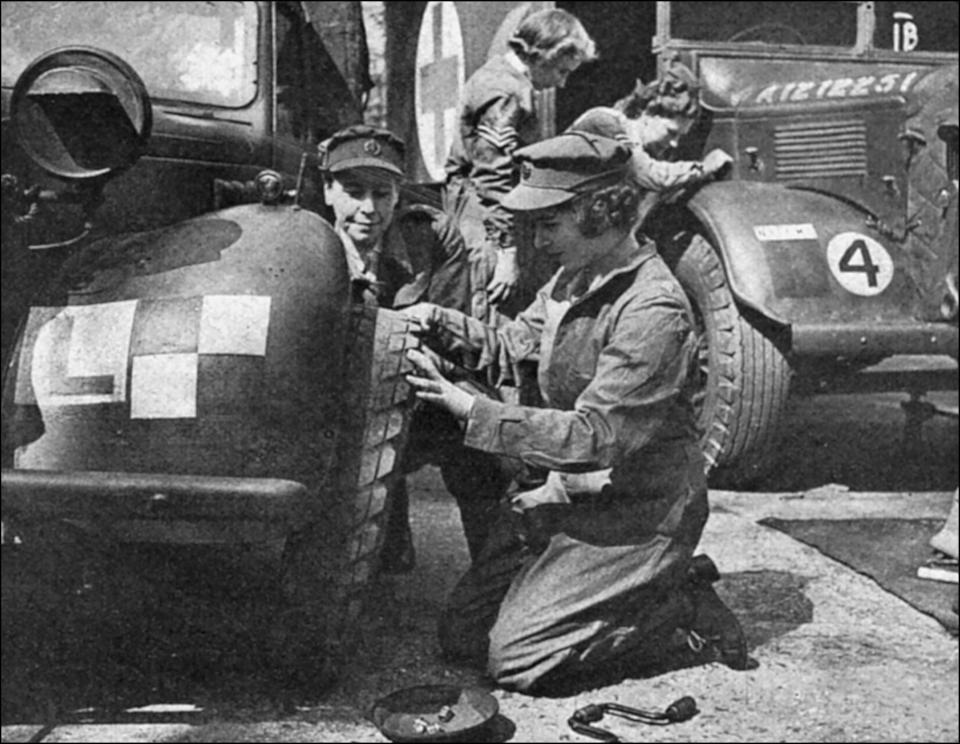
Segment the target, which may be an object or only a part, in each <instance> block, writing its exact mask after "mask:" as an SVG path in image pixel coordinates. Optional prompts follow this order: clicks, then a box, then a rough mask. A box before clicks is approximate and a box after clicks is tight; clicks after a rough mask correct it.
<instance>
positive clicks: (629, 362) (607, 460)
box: [464, 298, 695, 472]
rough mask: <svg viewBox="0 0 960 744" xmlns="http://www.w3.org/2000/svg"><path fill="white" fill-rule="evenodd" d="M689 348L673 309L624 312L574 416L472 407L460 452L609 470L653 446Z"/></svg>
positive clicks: (680, 316)
mask: <svg viewBox="0 0 960 744" xmlns="http://www.w3.org/2000/svg"><path fill="white" fill-rule="evenodd" d="M694 349H695V345H694V341H693V336H692V334H691V329H690V326H689V323H688V321H687V319H686V315H685V313H684V310H683V308H682V307H681V306H680V305H679V304H673V303H672V302H670V301H667V300H664V299H662V298H661V300H660V301H658V302H657V303H656V304H647V303H644V302H640V301H637V302H635V303H633V304H632V306H627V307H625V308H624V309H623V312H622V313H621V315H620V317H619V318H618V320H617V322H616V324H615V326H614V328H613V329H612V333H611V334H610V337H609V340H608V342H607V343H606V344H605V345H604V347H603V349H602V350H601V352H600V355H599V358H598V360H597V365H596V372H595V375H594V377H593V379H592V380H591V381H590V382H589V383H588V384H587V386H586V388H585V389H584V390H583V391H582V392H581V394H580V395H579V396H578V398H577V400H576V403H575V405H574V408H573V410H559V409H549V408H546V409H542V408H530V407H526V406H514V405H507V404H504V403H499V402H496V401H491V400H485V399H479V398H478V399H477V400H476V402H475V404H474V406H473V409H472V410H471V413H470V416H469V419H468V421H467V427H466V432H465V437H464V444H466V445H468V446H470V447H474V448H476V449H480V450H483V451H485V452H491V453H495V454H502V455H511V456H514V457H519V458H520V459H522V460H524V461H525V462H527V463H529V464H531V465H534V466H538V467H545V468H549V469H551V470H561V471H568V472H583V471H589V470H599V469H602V468H608V467H612V466H613V465H614V464H616V463H617V462H618V461H622V459H623V458H624V457H626V456H628V455H629V454H631V453H635V452H637V451H639V450H641V449H643V448H644V446H646V445H647V444H649V443H650V442H651V441H653V440H654V439H655V438H656V437H657V434H658V431H659V429H660V427H661V426H662V425H663V423H664V420H665V417H666V416H667V415H668V413H669V411H670V409H671V407H672V405H673V403H674V400H675V398H676V396H677V395H678V394H679V393H680V391H681V389H682V388H683V386H684V385H685V384H686V381H687V373H688V370H689V365H690V363H691V361H692V358H693V353H694Z"/></svg>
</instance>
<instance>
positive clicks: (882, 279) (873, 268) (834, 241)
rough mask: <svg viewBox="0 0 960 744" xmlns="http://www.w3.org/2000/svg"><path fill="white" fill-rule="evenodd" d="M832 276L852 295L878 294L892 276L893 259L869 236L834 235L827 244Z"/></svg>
mask: <svg viewBox="0 0 960 744" xmlns="http://www.w3.org/2000/svg"><path fill="white" fill-rule="evenodd" d="M827 263H829V264H830V271H831V272H832V273H833V276H834V278H835V279H836V280H837V281H838V282H840V284H841V285H842V286H843V288H844V289H845V290H847V291H848V292H850V293H852V294H856V295H861V296H864V297H869V296H873V295H878V294H880V293H881V292H883V290H885V289H886V288H887V285H889V284H890V281H891V280H892V279H893V259H891V258H890V254H889V253H887V249H886V248H884V247H883V246H882V245H880V243H878V242H877V241H876V240H874V239H873V238H870V237H867V236H866V235H861V234H860V233H855V232H845V233H840V234H839V235H835V236H834V237H833V238H831V239H830V243H829V244H828V245H827Z"/></svg>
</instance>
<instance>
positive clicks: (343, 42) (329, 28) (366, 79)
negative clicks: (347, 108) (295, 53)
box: [301, 2, 373, 101]
mask: <svg viewBox="0 0 960 744" xmlns="http://www.w3.org/2000/svg"><path fill="white" fill-rule="evenodd" d="M301 5H302V6H303V12H304V14H305V15H306V17H307V19H308V20H309V21H310V24H311V25H312V26H313V28H314V30H315V31H316V32H317V35H318V36H319V37H320V39H321V40H322V41H323V45H324V46H325V47H326V49H327V52H328V53H329V54H330V57H331V58H332V59H333V62H334V64H336V66H337V69H338V70H339V71H340V74H341V75H342V76H343V79H344V80H345V81H346V83H347V86H348V87H349V88H350V92H351V93H352V94H353V96H354V97H355V98H356V99H357V100H358V101H362V100H363V97H364V95H365V94H366V93H367V91H368V90H370V89H371V88H372V87H373V81H372V80H371V79H370V56H369V51H368V49H367V35H366V32H365V30H364V27H363V9H362V7H361V4H360V3H359V2H312V3H307V2H305V3H301Z"/></svg>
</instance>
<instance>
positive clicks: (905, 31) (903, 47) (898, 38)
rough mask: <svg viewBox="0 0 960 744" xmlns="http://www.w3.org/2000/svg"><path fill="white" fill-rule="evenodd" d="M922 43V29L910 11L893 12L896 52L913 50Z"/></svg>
mask: <svg viewBox="0 0 960 744" xmlns="http://www.w3.org/2000/svg"><path fill="white" fill-rule="evenodd" d="M919 43H920V30H919V29H918V28H917V24H916V23H914V22H913V16H912V15H910V14H909V13H904V12H902V11H897V12H896V13H894V14H893V49H894V51H896V52H912V51H913V50H914V49H916V48H917V45H918V44H919Z"/></svg>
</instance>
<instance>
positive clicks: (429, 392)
mask: <svg viewBox="0 0 960 744" xmlns="http://www.w3.org/2000/svg"><path fill="white" fill-rule="evenodd" d="M407 358H408V359H409V360H410V361H411V362H413V365H414V366H415V367H416V368H417V370H418V371H417V373H415V374H410V375H407V382H409V383H410V384H411V385H413V387H414V389H415V390H416V391H417V398H419V399H420V400H425V401H427V402H429V403H433V404H435V405H438V406H440V407H441V408H446V409H447V410H448V411H450V413H452V414H453V415H454V417H456V418H457V419H459V420H461V421H465V420H466V419H467V417H468V416H469V415H470V409H471V408H473V398H474V396H472V395H471V394H470V393H468V392H467V391H466V390H461V389H460V388H458V387H457V386H456V385H454V384H453V383H452V382H450V381H449V380H447V379H446V378H445V377H444V376H443V375H442V374H440V370H438V369H437V365H436V364H435V363H434V361H433V359H431V358H430V357H429V356H427V355H426V354H424V353H423V352H422V351H417V350H416V349H411V350H410V351H408V352H407Z"/></svg>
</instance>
